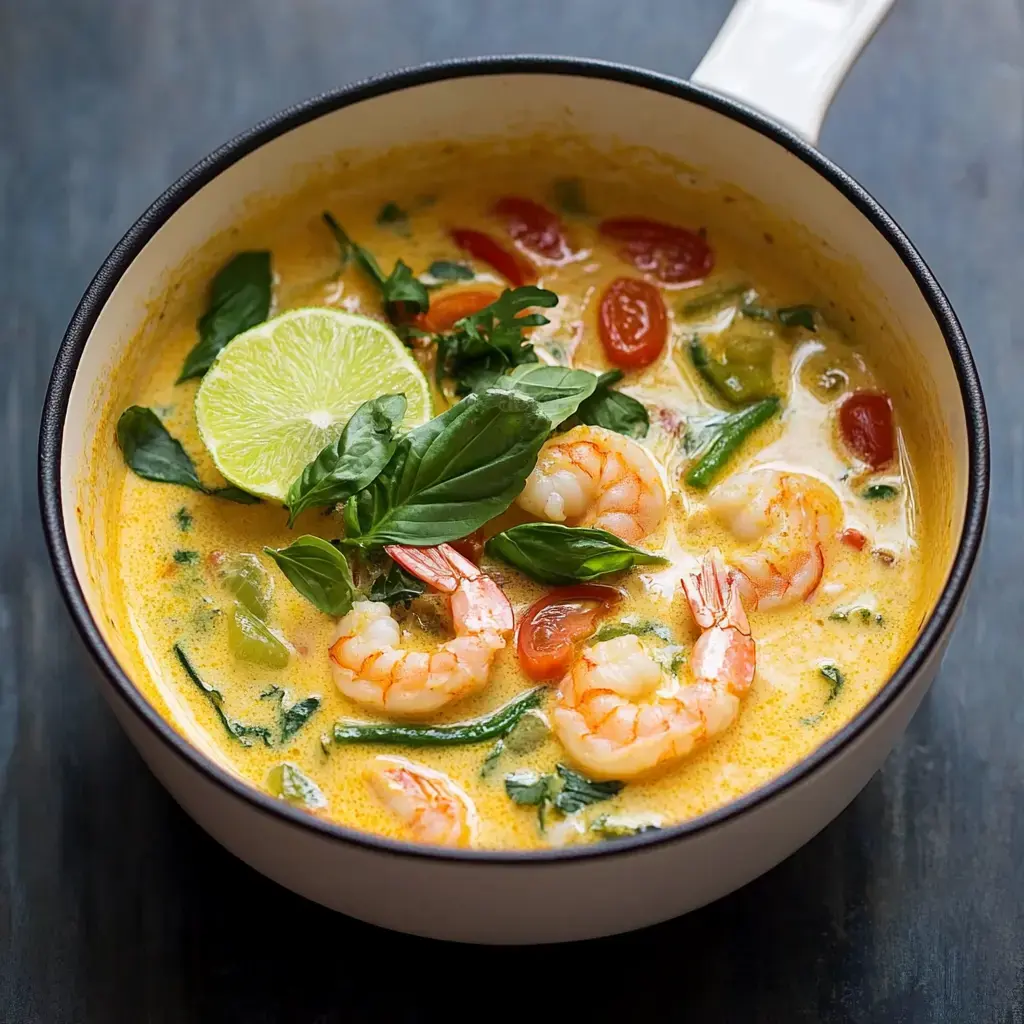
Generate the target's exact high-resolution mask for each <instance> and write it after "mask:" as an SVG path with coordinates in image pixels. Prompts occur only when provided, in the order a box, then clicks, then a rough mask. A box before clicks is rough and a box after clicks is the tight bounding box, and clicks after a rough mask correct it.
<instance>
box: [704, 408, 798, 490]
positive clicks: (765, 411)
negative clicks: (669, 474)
mask: <svg viewBox="0 0 1024 1024" xmlns="http://www.w3.org/2000/svg"><path fill="white" fill-rule="evenodd" d="M781 404H782V403H781V402H780V401H779V399H778V398H765V399H762V400H761V401H760V402H755V403H754V404H753V405H748V406H747V408H746V409H741V410H740V411H739V412H736V413H733V414H732V415H731V416H727V417H726V418H725V419H723V420H722V421H721V424H720V425H719V426H718V427H717V428H716V430H715V436H714V440H713V441H712V442H711V443H710V445H709V446H708V447H707V449H706V450H705V451H704V454H703V455H701V457H700V458H699V459H698V460H697V462H696V463H695V464H694V465H692V466H691V467H690V468H689V470H687V473H686V482H687V483H688V484H689V485H690V486H691V487H696V488H698V489H700V490H703V489H704V488H706V487H707V486H708V485H709V484H710V483H711V482H712V481H713V480H714V479H715V478H716V477H717V476H718V475H719V473H721V471H722V470H723V469H724V468H725V465H726V463H727V462H728V461H729V459H731V458H732V456H733V455H734V454H735V452H736V450H737V449H738V448H739V447H740V445H741V444H743V442H744V441H745V440H746V439H747V438H748V437H749V436H750V435H751V434H752V433H753V432H754V431H755V430H756V429H757V428H758V427H760V426H761V425H762V424H764V423H767V422H768V420H770V419H771V418H772V417H773V416H774V415H775V414H776V413H777V412H778V411H779V409H780V407H781Z"/></svg>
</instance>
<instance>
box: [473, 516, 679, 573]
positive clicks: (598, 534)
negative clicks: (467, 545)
mask: <svg viewBox="0 0 1024 1024" xmlns="http://www.w3.org/2000/svg"><path fill="white" fill-rule="evenodd" d="M487 553H488V554H491V555H496V556H497V557H498V558H501V559H502V560H503V561H506V562H508V563H509V564H510V565H514V566H515V567H516V568H517V569H519V570H521V571H522V572H524V573H526V575H527V576H529V577H531V578H532V579H535V580H537V581H539V582H540V583H554V584H562V583H579V582H581V581H586V580H596V579H598V578H599V577H601V576H607V575H608V573H612V572H622V571H623V570H624V569H632V568H633V567H634V566H637V565H665V564H666V563H667V559H665V558H662V557H661V556H660V555H652V554H651V553H650V552H647V551H641V550H640V549H639V548H635V547H633V546H632V545H630V544H627V543H626V542H625V541H624V540H621V539H620V538H618V537H616V536H615V534H613V533H608V532H607V531H606V530H595V529H593V528H591V527H586V526H562V525H561V524H560V523H522V524H521V525H519V526H513V527H510V528H509V529H508V530H503V531H502V532H501V533H499V534H496V535H495V536H493V537H491V539H490V540H489V541H488V542H487Z"/></svg>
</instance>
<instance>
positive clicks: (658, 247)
mask: <svg viewBox="0 0 1024 1024" xmlns="http://www.w3.org/2000/svg"><path fill="white" fill-rule="evenodd" d="M598 230H599V231H600V232H601V234H602V235H604V236H605V237H606V238H614V239H615V240H616V241H619V242H622V243H623V245H622V248H621V250H620V254H621V255H622V257H623V259H625V260H628V261H629V262H630V263H632V264H633V266H634V267H636V268H637V270H642V271H643V272H644V273H645V274H651V275H653V276H654V277H655V278H657V279H658V280H659V281H661V282H662V283H663V284H692V283H694V282H695V281H700V280H702V279H703V278H705V277H707V275H708V274H709V273H710V272H711V269H712V267H714V265H715V255H714V253H713V252H712V251H711V246H709V245H708V243H707V241H706V239H705V238H704V236H703V235H701V234H698V233H697V232H695V231H688V230H687V229H686V228H680V227H676V226H675V225H674V224H663V223H662V222H661V221H657V220H648V219H647V218H646V217H614V218H612V219H611V220H605V221H602V222H601V224H600V225H599V227H598Z"/></svg>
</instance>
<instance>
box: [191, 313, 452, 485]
mask: <svg viewBox="0 0 1024 1024" xmlns="http://www.w3.org/2000/svg"><path fill="white" fill-rule="evenodd" d="M398 393H402V394H404V395H405V397H406V400H407V401H408V403H409V405H408V409H407V410H406V413H405V419H404V420H403V422H402V430H403V432H404V431H408V430H411V429H412V428H413V427H418V426H420V425H421V424H423V423H426V421H427V420H429V419H430V417H431V415H432V411H431V407H430V388H429V385H428V384H427V379H426V377H424V376H423V372H422V371H421V370H420V368H419V366H417V364H416V361H415V360H414V359H413V357H412V355H411V354H410V353H409V350H408V349H407V348H406V347H405V346H404V345H403V344H402V342H401V341H400V340H399V339H398V337H397V336H396V335H395V333H394V332H393V331H392V330H390V328H388V327H387V326H386V325H385V324H382V323H380V322H379V321H377V320H370V319H369V318H367V317H363V316H356V315H354V314H352V313H343V312H341V311H340V310H336V309H295V310H291V311H290V312H288V313H283V314H281V316H278V317H275V318H274V319H272V320H268V321H267V322H266V323H263V324H260V325H259V326H258V327H254V328H252V329H251V330H248V331H245V332H244V333H243V334H239V335H238V336H237V337H236V338H234V339H233V340H232V342H231V344H230V345H227V346H226V347H225V348H223V349H222V350H221V352H220V354H219V355H218V356H217V358H216V360H215V361H214V363H213V366H211V367H210V369H209V370H208V371H207V373H206V376H205V377H203V381H202V383H201V384H200V386H199V390H198V391H197V392H196V420H197V422H198V424H199V435H200V437H201V438H202V439H203V444H205V445H206V447H207V448H208V449H209V451H210V454H211V455H212V456H213V461H214V463H215V464H216V466H217V468H218V469H219V470H220V471H221V473H222V474H223V475H224V477H225V478H226V479H227V480H228V481H230V482H231V483H233V484H234V485H235V486H236V487H241V488H242V489H243V490H246V491H249V492H250V493H251V494H257V495H259V496H260V497H261V498H271V499H276V500H277V501H282V502H283V501H284V499H285V495H286V494H287V493H288V488H289V487H290V486H291V485H292V483H293V482H294V480H295V479H296V477H298V475H299V474H300V473H301V472H302V470H303V469H305V467H306V465H307V464H308V463H309V462H311V461H312V460H313V459H314V458H315V457H316V456H317V455H318V454H319V452H320V450H321V449H322V448H323V447H324V446H325V445H328V444H330V443H331V442H333V441H335V440H336V439H337V438H338V436H339V435H340V434H341V432H342V430H343V429H344V427H345V424H346V423H347V422H348V419H349V417H350V416H351V415H352V413H353V412H355V410H356V408H357V407H358V406H359V405H361V404H362V403H363V402H365V401H366V400H367V399H370V398H378V397H379V396H381V395H391V394H398Z"/></svg>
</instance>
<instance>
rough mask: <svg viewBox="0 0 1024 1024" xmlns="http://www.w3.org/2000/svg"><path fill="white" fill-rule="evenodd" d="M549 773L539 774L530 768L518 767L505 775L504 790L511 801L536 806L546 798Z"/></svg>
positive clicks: (549, 778)
mask: <svg viewBox="0 0 1024 1024" xmlns="http://www.w3.org/2000/svg"><path fill="white" fill-rule="evenodd" d="M550 782H551V776H550V775H541V774H540V773H539V772H535V771H534V770H533V769H532V768H520V769H519V770H518V771H514V772H510V773H509V774H508V775H506V776H505V792H506V793H507V794H508V797H509V799H510V800H512V801H513V803H517V804H520V805H521V806H523V807H537V806H538V805H539V804H540V803H541V802H542V801H543V800H546V799H547V795H548V785H549V783H550Z"/></svg>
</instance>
